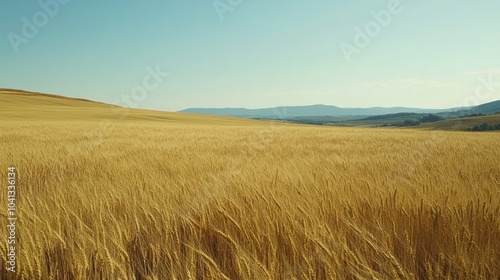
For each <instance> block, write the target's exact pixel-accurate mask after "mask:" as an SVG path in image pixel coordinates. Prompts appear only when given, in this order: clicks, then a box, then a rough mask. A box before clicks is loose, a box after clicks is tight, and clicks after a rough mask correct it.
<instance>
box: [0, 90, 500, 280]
mask: <svg viewBox="0 0 500 280" xmlns="http://www.w3.org/2000/svg"><path fill="white" fill-rule="evenodd" d="M6 96H8V97H6ZM32 97H33V99H31V98H30V97H29V96H26V95H24V94H19V95H16V94H5V93H1V94H0V98H1V100H0V106H3V107H2V108H1V110H0V114H1V115H0V158H1V164H0V181H1V182H6V181H7V178H6V176H7V167H8V166H9V165H15V166H16V168H17V170H18V182H17V205H18V210H17V211H18V215H19V218H20V220H19V221H20V222H19V224H18V227H17V236H18V238H19V239H18V241H19V244H17V246H18V248H17V250H18V265H19V266H18V272H17V279H447V278H449V279H497V278H499V277H500V263H499V261H498V260H499V259H500V243H499V242H498V240H500V191H499V187H500V150H499V149H496V148H494V147H496V146H497V145H498V143H499V140H500V134H494V133H466V132H446V131H425V130H394V129H367V128H342V127H323V126H300V125H289V124H281V123H277V122H259V121H250V120H240V119H231V118H215V117H206V116H203V117H201V116H197V115H189V114H178V113H163V112H154V111H146V110H131V111H130V112H129V116H127V117H126V118H119V117H116V114H115V113H113V111H112V109H111V108H112V107H110V106H107V105H103V104H95V103H92V102H88V101H82V100H71V99H61V100H57V101H56V100H53V99H52V98H53V97H49V96H40V95H33V96H32ZM6 98H8V99H10V100H11V101H9V102H17V103H11V105H10V107H9V106H6V105H5V104H6V103H4V101H6V100H7V99H6ZM15 100H17V101H15ZM21 101H22V102H21ZM54 102H55V103H58V102H59V103H58V104H54ZM82 102H83V103H84V104H83V103H82ZM12 104H17V105H12ZM81 105H82V106H81ZM7 108H8V112H6V109H7ZM101 118H104V119H108V120H112V122H111V124H110V125H109V126H106V129H103V128H102V126H101V125H100V124H101V120H100V119H101ZM464 159H466V160H464ZM6 187H7V185H6V183H4V187H3V188H4V191H2V192H0V200H1V201H5V202H6V201H7V191H5V189H6ZM5 205H6V203H5ZM0 219H1V220H3V221H6V220H7V213H6V211H0ZM5 234H6V231H5V230H4V231H2V237H1V238H3V240H7V237H6V236H5ZM0 249H1V251H2V252H7V244H6V242H0ZM5 256H6V253H3V254H0V262H2V263H5V261H6V259H5ZM11 277H12V275H11V274H8V273H7V272H6V271H5V266H2V268H0V279H12V278H11Z"/></svg>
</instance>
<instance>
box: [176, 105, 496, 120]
mask: <svg viewBox="0 0 500 280" xmlns="http://www.w3.org/2000/svg"><path fill="white" fill-rule="evenodd" d="M458 110H471V111H473V112H474V113H484V114H491V113H496V112H499V111H500V101H495V102H491V103H486V104H483V105H480V106H476V107H459V108H449V109H422V108H406V107H391V108H383V107H372V108H341V107H337V106H330V105H310V106H282V107H274V108H263V109H245V108H189V109H185V110H182V111H180V112H186V113H195V114H208V115H219V116H233V117H244V118H273V119H286V118H294V117H301V116H309V117H318V116H373V115H386V114H397V113H429V114H431V113H439V112H450V111H458Z"/></svg>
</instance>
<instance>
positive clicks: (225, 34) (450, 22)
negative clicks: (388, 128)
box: [0, 0, 500, 111]
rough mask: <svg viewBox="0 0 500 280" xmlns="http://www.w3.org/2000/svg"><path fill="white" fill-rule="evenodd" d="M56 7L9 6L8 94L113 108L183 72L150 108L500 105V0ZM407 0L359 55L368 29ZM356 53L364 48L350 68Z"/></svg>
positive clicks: (3, 59)
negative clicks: (486, 85) (156, 75)
mask: <svg viewBox="0 0 500 280" xmlns="http://www.w3.org/2000/svg"><path fill="white" fill-rule="evenodd" d="M54 1H56V0H52V1H50V0H42V1H41V2H38V1H27V0H19V1H3V2H2V3H1V4H0V35H1V38H2V39H1V40H0V87H7V88H19V89H26V90H33V91H41V92H48V93H55V94H61V95H65V96H72V97H81V98H87V99H93V100H98V101H103V102H109V103H111V102H114V101H115V100H117V99H120V98H121V97H122V96H124V95H130V94H131V91H132V90H133V89H134V88H135V87H136V86H140V85H142V84H143V80H144V78H145V77H146V76H147V75H149V74H148V71H147V70H146V69H147V68H148V67H150V68H151V69H155V68H157V67H159V68H160V69H161V71H163V72H168V73H169V76H168V77H167V78H165V79H163V80H162V81H161V82H160V83H159V84H158V85H157V86H156V87H154V88H151V87H150V88H151V89H150V90H149V91H148V92H147V94H146V95H143V96H142V97H145V99H144V100H142V99H141V100H140V102H135V103H136V105H137V106H139V107H142V108H151V109H161V110H171V111H173V110H181V109H185V108H188V107H247V108H259V107H272V106H279V105H308V104H319V103H322V104H331V105H337V106H342V107H371V106H386V107H389V106H411V107H426V108H446V107H452V106H457V105H458V106H460V105H462V104H463V103H464V100H470V99H471V96H476V97H474V98H476V100H478V101H480V103H485V102H488V101H491V100H498V99H500V86H498V85H495V87H491V86H490V89H489V91H487V90H486V89H485V91H484V92H482V93H481V94H480V95H477V92H476V89H477V88H478V87H480V86H482V83H481V82H480V78H481V77H484V78H483V79H486V80H487V79H493V80H494V81H499V82H500V71H499V70H498V69H500V52H499V50H500V36H499V35H500V16H499V14H498V13H499V11H500V1H498V0H484V1H465V0H458V1H457V0H455V1H452V0H440V1H430V0H427V1H425V0H420V1H419V0H413V1H411V0H400V1H396V2H391V1H395V0H388V1H387V0H383V1H379V0H377V1H373V0H372V1H368V0H365V1H361V0H359V1H333V0H317V1H303V0H300V1H299V0H287V1H264V0H252V1H250V0H242V1H241V3H240V4H239V5H234V7H231V9H232V10H230V11H226V12H224V13H223V12H221V11H223V10H219V13H218V11H217V9H216V8H215V7H214V2H213V1H212V0H206V1H194V0H179V1H172V0H162V1H160V0H145V1H131V0H120V1H118V0H108V1H95V0H94V1H81V0H69V1H68V0H65V1H62V0H60V1H61V2H67V3H66V4H61V3H59V2H54ZM45 2H47V3H52V5H49V8H50V9H48V11H49V12H50V13H51V14H48V13H49V12H47V11H44V9H43V7H42V6H41V4H40V3H45ZM228 2H231V1H228V0H220V2H218V4H219V6H218V7H219V8H220V9H223V7H225V6H224V5H230V4H227V3H228ZM235 2H237V1H235V0H233V3H235ZM397 2H399V6H398V8H397V9H395V10H394V11H396V10H397V13H392V12H391V11H389V13H391V20H390V21H387V18H383V19H384V20H385V22H383V21H384V20H382V21H381V23H383V25H386V26H382V25H381V24H380V23H379V27H380V30H377V29H376V25H375V27H374V25H373V24H372V25H371V27H372V28H375V29H372V32H373V33H372V35H373V37H370V43H369V44H368V45H367V46H364V45H358V46H362V47H361V48H358V46H357V45H356V43H355V40H354V39H355V36H356V34H357V33H356V31H355V28H360V29H361V30H365V27H366V25H367V24H368V25H370V23H371V22H372V23H373V21H374V20H375V18H374V16H373V14H372V11H374V12H379V11H381V10H388V5H389V6H390V5H396V4H397ZM54 3H57V5H53V4H54ZM225 3H226V4H225ZM221 7H222V8H221ZM391 7H392V6H391ZM394 11H393V12H394ZM44 13H45V15H47V16H46V18H44ZM220 14H221V15H222V17H220V16H219V15H220ZM24 17H25V18H26V19H27V21H29V22H30V24H34V25H35V24H38V25H39V26H40V27H39V28H38V30H37V31H36V32H34V34H32V33H33V32H31V33H30V32H28V33H26V32H25V33H26V34H27V35H29V37H32V38H28V37H27V36H25V35H26V34H24V35H23V27H24V29H26V27H25V25H26V21H23V18H24ZM47 19H48V20H47ZM222 19H223V20H222ZM44 20H45V22H44ZM35 27H36V25H35ZM28 29H29V28H28ZM24 31H26V30H24ZM28 31H32V30H28ZM363 32H365V31H363ZM13 34H14V35H13ZM16 36H17V37H16ZM13 38H15V39H16V40H17V41H16V40H14V39H13ZM19 38H24V40H25V41H23V42H22V43H19V42H20V41H19ZM13 42H14V43H13ZM343 43H345V44H349V45H350V46H353V47H356V48H358V52H356V53H353V54H352V55H351V56H350V61H349V60H348V59H346V55H344V52H343V48H342V47H341V46H342V44H343ZM345 44H344V46H345ZM16 49H17V53H16ZM491 73H493V74H494V76H493V78H491V77H489V78H488V75H490V74H491ZM151 81H153V82H154V81H155V80H149V84H151ZM490 84H491V83H490ZM477 96H479V97H477ZM142 97H141V98H142Z"/></svg>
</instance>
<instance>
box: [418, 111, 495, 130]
mask: <svg viewBox="0 0 500 280" xmlns="http://www.w3.org/2000/svg"><path fill="white" fill-rule="evenodd" d="M483 123H487V124H500V114H495V115H487V116H480V117H468V118H459V119H450V120H444V121H440V122H435V123H428V124H425V125H421V126H419V127H420V128H424V129H440V130H465V129H468V128H471V127H473V126H475V125H482V124H483Z"/></svg>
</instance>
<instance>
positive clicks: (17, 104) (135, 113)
mask: <svg viewBox="0 0 500 280" xmlns="http://www.w3.org/2000/svg"><path fill="white" fill-rule="evenodd" d="M0 119H2V120H9V119H11V120H16V121H35V122H41V121H58V122H59V121H65V122H66V121H84V122H89V121H98V122H121V121H127V122H129V121H142V120H144V121H159V122H171V123H190V124H226V125H249V124H259V123H261V122H258V121H254V120H246V119H239V118H230V117H217V116H200V115H195V114H187V113H171V112H162V111H152V110H140V109H130V108H124V107H120V106H115V105H109V104H104V103H99V102H94V101H90V100H85V99H74V98H68V97H64V96H59V95H52V94H44V93H34V92H27V91H20V90H12V89H0Z"/></svg>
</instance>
